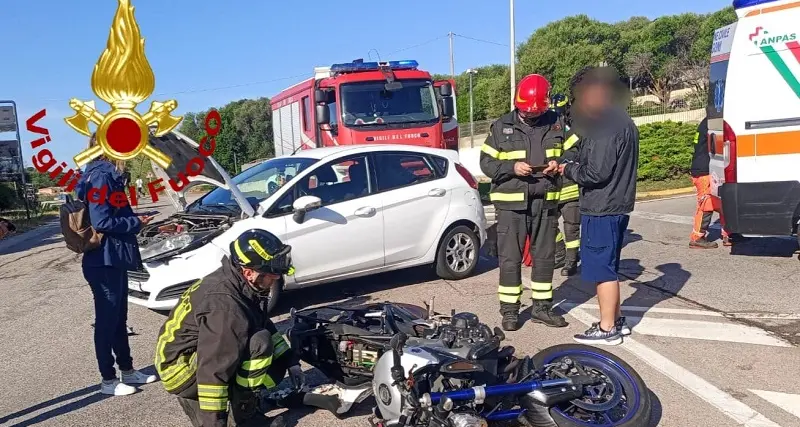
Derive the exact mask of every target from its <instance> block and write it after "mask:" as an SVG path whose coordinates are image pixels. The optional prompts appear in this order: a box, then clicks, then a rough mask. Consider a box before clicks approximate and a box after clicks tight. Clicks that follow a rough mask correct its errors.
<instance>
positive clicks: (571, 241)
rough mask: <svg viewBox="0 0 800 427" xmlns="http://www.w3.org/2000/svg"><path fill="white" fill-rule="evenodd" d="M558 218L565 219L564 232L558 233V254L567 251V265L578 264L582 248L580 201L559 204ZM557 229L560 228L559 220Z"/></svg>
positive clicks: (574, 200)
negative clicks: (579, 251)
mask: <svg viewBox="0 0 800 427" xmlns="http://www.w3.org/2000/svg"><path fill="white" fill-rule="evenodd" d="M558 216H559V217H561V218H564V232H563V233H562V232H561V231H560V230H559V231H558V235H557V236H556V252H564V251H566V264H567V265H570V264H576V263H577V262H578V250H579V249H580V247H581V209H580V203H579V202H578V199H573V200H568V201H566V202H561V203H559V204H558ZM556 227H558V219H557V218H556Z"/></svg>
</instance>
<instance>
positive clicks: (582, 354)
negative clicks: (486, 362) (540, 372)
mask: <svg viewBox="0 0 800 427" xmlns="http://www.w3.org/2000/svg"><path fill="white" fill-rule="evenodd" d="M565 356H568V357H570V358H572V359H574V360H575V361H576V362H578V363H581V364H582V365H584V366H585V365H587V361H588V362H589V363H591V365H592V367H593V368H596V369H598V370H600V371H602V373H603V374H604V375H607V376H609V377H611V378H613V379H615V380H616V381H618V382H619V383H620V384H621V386H622V389H623V390H624V391H625V395H626V397H628V399H629V400H630V397H635V398H636V401H635V402H634V409H633V410H631V411H629V412H628V413H626V414H625V415H624V416H623V417H622V418H621V419H618V420H616V421H614V422H613V423H612V424H607V423H606V424H603V425H605V426H608V427H611V426H613V427H646V426H649V425H650V415H651V413H652V402H651V398H650V390H649V389H648V388H647V386H646V385H645V383H644V380H642V377H641V376H640V375H639V374H638V373H637V372H636V371H635V370H634V369H633V368H632V367H631V366H630V365H629V364H627V363H626V362H625V361H624V360H622V359H620V358H619V357H617V356H615V355H614V354H612V353H609V352H607V351H605V350H601V349H599V348H596V347H592V346H588V345H582V344H561V345H556V346H552V347H548V348H546V349H544V350H542V351H540V352H538V353H536V354H535V355H534V356H533V363H534V365H535V366H536V368H537V369H542V367H543V366H544V365H545V364H548V363H552V362H553V361H554V360H557V359H561V358H563V357H565ZM629 395H630V397H629ZM565 405H566V406H571V403H567V404H565ZM563 406H564V405H557V406H555V407H551V408H549V409H548V412H549V414H550V417H551V418H552V421H553V422H554V423H555V425H556V426H558V427H586V426H587V425H592V424H587V423H586V422H585V421H583V420H580V419H576V418H574V417H572V416H570V415H569V414H566V413H565V412H564V411H563V410H562V409H561V407H563ZM531 415H534V416H535V414H531ZM537 418H539V420H537V421H538V424H540V425H542V424H543V423H542V420H541V417H537ZM528 421H529V422H531V421H532V420H530V419H529V420H528ZM531 424H534V423H533V422H531Z"/></svg>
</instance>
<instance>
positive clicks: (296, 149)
mask: <svg viewBox="0 0 800 427" xmlns="http://www.w3.org/2000/svg"><path fill="white" fill-rule="evenodd" d="M301 148H303V144H300V146H299V147H297V148H295V149H294V151H292V154H291V155H292V156H294V154H295V153H297V152H298V151H300V149H301Z"/></svg>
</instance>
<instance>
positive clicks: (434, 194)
mask: <svg viewBox="0 0 800 427" xmlns="http://www.w3.org/2000/svg"><path fill="white" fill-rule="evenodd" d="M445 194H447V190H445V189H444V188H434V189H433V190H431V191H428V195H429V196H431V197H442V196H444V195H445Z"/></svg>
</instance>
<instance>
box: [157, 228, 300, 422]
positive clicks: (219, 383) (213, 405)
mask: <svg viewBox="0 0 800 427" xmlns="http://www.w3.org/2000/svg"><path fill="white" fill-rule="evenodd" d="M290 251H291V247H290V246H288V245H284V244H283V243H282V242H281V241H280V240H279V239H278V238H277V237H276V236H275V235H273V234H272V233H269V232H267V231H264V230H258V229H253V230H249V231H246V232H244V233H243V234H242V235H241V236H239V237H238V238H237V239H236V240H235V241H234V242H233V243H231V245H230V253H231V255H230V258H228V257H223V259H222V267H221V268H219V269H218V270H217V271H215V272H214V273H212V274H210V275H209V276H206V277H204V278H203V279H200V280H198V281H197V282H196V283H194V284H192V285H191V286H190V287H189V289H187V290H186V291H185V292H184V293H183V295H182V296H181V299H180V301H179V303H178V305H177V306H176V307H175V308H174V309H173V310H172V312H171V313H170V315H169V318H168V319H167V321H166V323H164V326H163V327H162V328H161V332H160V334H159V338H158V345H157V347H156V357H155V366H156V369H157V370H158V374H159V376H160V377H161V381H162V383H163V384H164V388H165V389H166V390H167V392H169V393H171V394H175V395H177V396H178V402H179V403H180V405H181V407H182V408H183V410H184V412H186V414H187V415H188V416H189V419H190V420H191V422H192V425H193V426H194V427H225V426H226V425H228V402H229V401H230V403H231V415H232V418H233V421H234V422H235V423H236V425H237V426H246V425H259V426H262V425H270V426H272V427H280V426H284V425H285V423H284V421H283V419H282V418H275V419H273V420H272V422H271V423H270V424H266V421H267V419H266V417H265V416H264V414H263V411H262V410H259V409H260V405H259V403H260V401H261V394H262V392H263V391H265V390H267V389H270V388H273V387H275V386H276V385H277V384H278V383H280V382H281V380H282V379H283V377H284V375H285V374H286V372H287V370H288V372H289V376H290V378H291V380H292V382H293V383H294V385H295V386H296V387H301V386H302V385H304V383H305V379H304V376H303V371H302V370H301V369H300V365H299V363H300V362H299V359H298V358H297V356H296V355H295V354H294V353H293V352H292V350H291V349H290V348H289V344H288V343H287V341H286V339H284V337H283V336H282V335H281V334H280V333H279V332H278V330H277V328H276V327H275V325H274V324H273V323H272V321H271V320H270V318H269V316H268V315H267V312H266V305H267V298H268V297H269V292H270V289H271V288H272V286H273V285H274V284H275V282H276V281H278V280H280V279H281V277H282V275H284V274H292V273H293V268H292V266H291V258H290V255H289V253H290Z"/></svg>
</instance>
